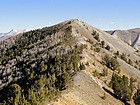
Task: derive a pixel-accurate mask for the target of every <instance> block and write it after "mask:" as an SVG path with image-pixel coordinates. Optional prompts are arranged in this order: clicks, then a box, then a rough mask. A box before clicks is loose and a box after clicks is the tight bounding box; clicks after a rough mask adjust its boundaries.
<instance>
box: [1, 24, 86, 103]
mask: <svg viewBox="0 0 140 105" xmlns="http://www.w3.org/2000/svg"><path fill="white" fill-rule="evenodd" d="M59 28H60V27H59ZM59 28H58V26H57V25H55V26H52V27H46V28H42V29H38V30H33V31H29V32H26V33H23V35H19V36H17V38H15V39H16V40H14V44H11V45H8V46H7V47H3V46H1V50H0V54H1V56H0V103H1V104H9V105H10V104H14V105H26V104H31V105H37V104H41V103H42V104H43V102H44V101H46V100H50V99H52V98H54V97H56V96H57V95H59V93H60V91H61V90H64V89H66V88H67V87H68V86H69V84H70V80H71V77H72V76H73V75H74V74H76V73H77V71H78V70H79V64H78V61H79V60H80V54H81V53H82V49H83V48H84V45H76V43H75V44H74V43H73V44H72V45H67V40H73V42H74V38H73V36H72V35H71V32H72V27H70V26H68V27H66V28H65V30H64V33H62V34H61V35H57V34H56V32H58V30H59ZM1 43H5V42H1ZM64 46H65V47H64Z"/></svg>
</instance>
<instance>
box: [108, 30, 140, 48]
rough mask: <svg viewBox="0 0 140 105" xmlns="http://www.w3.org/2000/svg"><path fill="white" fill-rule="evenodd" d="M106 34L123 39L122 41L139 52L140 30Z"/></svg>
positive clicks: (115, 31)
mask: <svg viewBox="0 0 140 105" xmlns="http://www.w3.org/2000/svg"><path fill="white" fill-rule="evenodd" d="M106 32H107V33H109V34H111V35H113V37H115V38H118V39H121V40H122V41H124V42H126V43H128V44H129V45H131V46H132V47H134V48H136V49H137V50H140V28H135V29H129V30H114V31H106Z"/></svg>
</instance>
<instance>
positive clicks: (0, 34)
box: [0, 29, 27, 40]
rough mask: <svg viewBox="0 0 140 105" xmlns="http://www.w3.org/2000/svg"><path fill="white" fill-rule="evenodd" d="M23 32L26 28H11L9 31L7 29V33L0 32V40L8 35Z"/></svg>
mask: <svg viewBox="0 0 140 105" xmlns="http://www.w3.org/2000/svg"><path fill="white" fill-rule="evenodd" d="M23 32H27V30H19V29H12V30H11V31H9V32H7V33H0V40H1V39H6V38H8V37H10V36H15V35H17V34H20V33H23Z"/></svg>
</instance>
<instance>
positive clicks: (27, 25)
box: [0, 0, 140, 32]
mask: <svg viewBox="0 0 140 105" xmlns="http://www.w3.org/2000/svg"><path fill="white" fill-rule="evenodd" d="M75 18H79V19H80V20H83V21H85V22H87V23H89V24H91V25H93V26H94V27H97V28H101V29H103V30H109V29H129V28H136V27H139V28H140V0H0V32H8V31H10V30H11V29H34V28H41V27H45V26H48V25H53V24H56V23H59V22H62V21H64V20H69V19H75Z"/></svg>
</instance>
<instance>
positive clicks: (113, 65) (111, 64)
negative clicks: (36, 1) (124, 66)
mask: <svg viewBox="0 0 140 105" xmlns="http://www.w3.org/2000/svg"><path fill="white" fill-rule="evenodd" d="M103 63H104V64H105V65H106V67H108V68H110V69H111V70H118V69H119V66H120V65H119V63H118V61H117V59H115V58H113V57H110V56H109V55H105V56H104V57H103Z"/></svg>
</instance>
